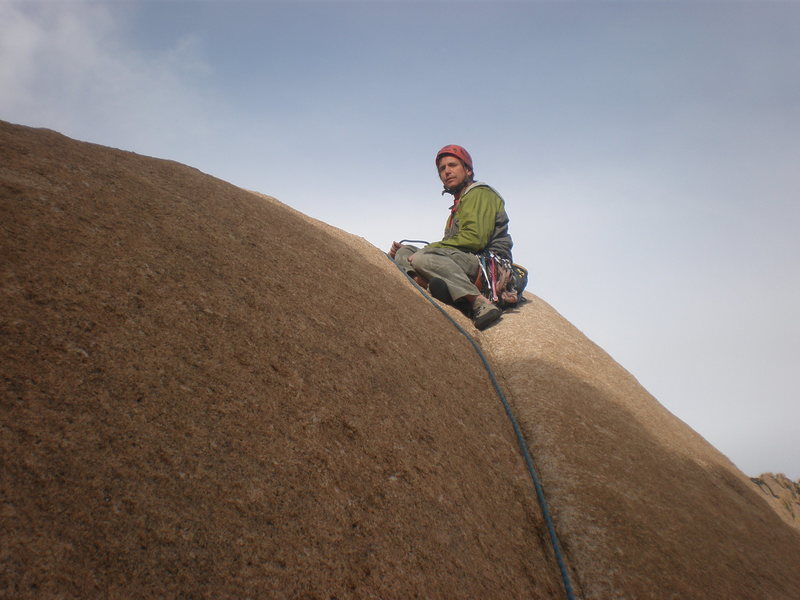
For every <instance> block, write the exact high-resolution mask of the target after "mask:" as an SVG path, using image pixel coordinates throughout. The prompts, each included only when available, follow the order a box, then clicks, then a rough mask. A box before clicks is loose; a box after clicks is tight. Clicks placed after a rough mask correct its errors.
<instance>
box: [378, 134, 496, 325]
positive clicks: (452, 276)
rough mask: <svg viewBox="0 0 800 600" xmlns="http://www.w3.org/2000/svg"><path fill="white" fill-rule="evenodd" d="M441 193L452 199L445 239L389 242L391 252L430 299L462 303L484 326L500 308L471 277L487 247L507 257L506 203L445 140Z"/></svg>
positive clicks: (439, 162)
mask: <svg viewBox="0 0 800 600" xmlns="http://www.w3.org/2000/svg"><path fill="white" fill-rule="evenodd" d="M436 168H437V169H438V171H439V179H441V180H442V183H443V184H444V191H443V192H442V194H445V193H447V194H452V196H453V198H454V201H453V205H452V206H451V207H450V216H449V217H448V219H447V223H446V225H445V232H444V238H443V239H442V240H441V241H440V242H434V243H432V244H429V245H427V246H425V247H424V248H421V249H420V248H416V247H415V246H408V245H401V244H399V243H397V242H392V247H391V249H390V250H389V256H391V257H392V258H393V259H394V261H395V262H396V263H397V264H398V265H399V266H400V267H401V268H402V269H403V270H404V271H405V272H406V273H407V274H408V275H409V276H411V277H413V278H414V279H415V280H416V281H417V282H418V283H420V284H422V285H423V287H424V286H425V284H427V288H428V290H429V291H430V293H431V295H432V296H433V297H434V298H437V299H439V300H442V301H444V302H449V303H466V304H467V306H468V307H469V308H470V310H471V313H472V319H473V322H474V323H475V327H477V328H478V329H485V328H486V327H488V326H489V325H491V324H492V323H494V322H495V321H497V320H498V319H499V318H500V315H501V314H502V311H501V310H500V309H499V308H498V307H497V306H495V305H494V304H492V303H491V302H489V301H488V300H486V298H484V297H483V296H482V295H481V293H480V291H479V290H478V288H477V287H475V284H474V283H473V282H475V281H476V280H477V278H478V273H479V271H480V260H479V258H478V256H477V254H478V253H479V252H482V251H484V250H489V251H491V252H493V253H494V254H495V255H497V256H499V257H501V258H507V259H508V260H511V246H512V241H511V236H510V235H509V234H508V215H507V214H506V211H505V203H504V202H503V199H502V198H501V197H500V194H498V193H497V192H496V191H494V190H493V189H492V188H491V187H489V186H488V185H486V184H485V183H480V182H476V181H475V173H474V170H473V167H472V157H471V156H470V155H469V152H467V151H466V150H465V149H464V148H462V147H461V146H455V145H449V146H445V147H444V148H442V149H441V150H439V152H438V154H437V155H436Z"/></svg>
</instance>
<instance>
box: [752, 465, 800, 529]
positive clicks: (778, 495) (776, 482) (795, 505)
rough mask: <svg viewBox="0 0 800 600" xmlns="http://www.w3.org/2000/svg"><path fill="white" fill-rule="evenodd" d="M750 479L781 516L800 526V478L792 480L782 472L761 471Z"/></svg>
mask: <svg viewBox="0 0 800 600" xmlns="http://www.w3.org/2000/svg"><path fill="white" fill-rule="evenodd" d="M750 481H752V482H753V483H754V484H756V485H757V486H758V489H759V490H761V491H762V492H763V493H764V495H765V496H766V498H767V499H768V501H769V503H770V505H771V506H772V507H773V508H775V510H776V511H777V513H778V514H779V515H781V517H783V518H784V519H785V520H786V521H787V522H788V523H790V524H791V525H794V526H795V527H797V528H800V480H798V481H792V480H791V479H789V478H788V477H786V475H784V474H783V473H778V474H774V473H763V474H762V475H761V477H752V478H751V479H750Z"/></svg>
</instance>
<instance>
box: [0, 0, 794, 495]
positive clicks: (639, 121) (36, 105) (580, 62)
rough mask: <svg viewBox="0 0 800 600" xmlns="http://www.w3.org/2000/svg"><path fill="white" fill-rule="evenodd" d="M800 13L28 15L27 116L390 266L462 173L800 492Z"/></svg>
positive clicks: (577, 312) (636, 361) (654, 382)
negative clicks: (296, 220) (458, 165)
mask: <svg viewBox="0 0 800 600" xmlns="http://www.w3.org/2000/svg"><path fill="white" fill-rule="evenodd" d="M797 31H800V0H798V1H783V2H777V1H767V0H751V1H736V2H735V1H729V2H726V1H720V0H718V1H707V2H704V1H696V2H690V1H657V0H639V1H637V2H628V1H622V0H617V1H610V0H609V1H603V0H593V1H589V0H586V1H567V0H565V1H561V2H557V1H547V2H545V1H533V0H531V1H524V0H517V1H513V2H499V1H489V0H484V1H458V0H439V1H435V0H429V1H420V2H412V1H401V0H395V1H388V0H385V1H381V0H375V1H371V2H370V1H362V2H343V1H335V0H328V1H318V2H307V1H303V0H297V1H294V2H269V1H259V2H255V1H252V2H246V1H233V0H230V1H205V2H200V1H191V0H182V1H177V0H176V1H166V0H165V1H160V2H159V1H137V2H133V1H129V2H120V1H115V2H111V1H106V2H85V1H69V0H62V1H57V0H51V1H50V2H39V1H33V0H32V1H16V0H0V119H3V120H6V121H10V122H13V123H18V124H22V125H29V126H34V127H46V128H49V129H54V130H56V131H59V132H61V133H63V134H65V135H68V136H70V137H73V138H76V139H80V140H84V141H89V142H94V143H98V144H103V145H106V146H112V147H115V148H121V149H124V150H131V151H134V152H137V153H140V154H145V155H149V156H155V157H159V158H167V159H171V160H175V161H178V162H181V163H184V164H188V165H190V166H193V167H196V168H198V169H200V170H201V171H203V172H206V173H209V174H211V175H214V176H216V177H219V178H221V179H224V180H226V181H228V182H230V183H233V184H235V185H237V186H240V187H243V188H246V189H250V190H255V191H259V192H262V193H265V194H269V195H272V196H275V197H277V198H278V199H279V200H281V201H282V202H284V203H285V204H288V205H289V206H291V207H293V208H295V209H297V210H299V211H302V212H303V213H305V214H307V215H309V216H311V217H314V218H316V219H319V220H321V221H325V222H326V223H329V224H331V225H334V226H336V227H339V228H341V229H344V230H345V231H348V232H350V233H352V234H355V235H357V236H360V237H363V238H365V239H366V240H368V241H369V242H371V243H372V244H374V245H375V246H377V247H378V248H380V249H382V250H386V249H388V247H389V246H390V244H391V242H392V241H393V240H399V239H402V238H408V239H425V240H431V241H432V240H436V239H440V238H441V234H442V230H443V226H444V221H445V218H446V216H447V209H448V207H449V205H450V202H449V200H448V198H449V197H443V196H441V194H440V192H441V184H440V182H439V180H438V178H437V176H436V171H435V167H434V156H435V154H436V151H437V150H438V149H439V148H440V147H442V146H444V145H445V144H460V145H463V146H465V147H466V148H467V149H468V150H469V151H470V153H471V154H472V157H473V159H474V163H475V173H476V175H477V177H478V179H480V180H482V181H485V182H487V183H489V184H490V185H492V186H493V187H494V188H496V189H497V190H498V192H500V194H501V195H502V196H503V197H504V199H505V201H506V208H507V211H508V213H509V216H510V218H511V226H510V230H511V233H512V235H513V238H514V243H515V246H514V258H515V261H516V262H518V263H520V264H523V265H524V266H526V267H527V268H528V269H529V272H530V281H529V286H528V290H529V291H530V292H532V293H534V294H536V295H537V296H539V297H540V298H542V299H543V300H545V301H546V302H547V303H549V304H550V305H552V306H553V307H554V308H555V309H556V310H557V311H558V312H559V313H561V314H562V315H563V316H564V317H565V318H567V319H568V320H569V321H570V322H571V323H573V324H574V325H575V326H576V327H577V328H578V329H580V330H581V331H582V332H583V333H584V334H586V335H587V336H588V337H589V338H590V339H591V340H592V341H594V342H595V343H597V344H598V345H599V346H601V347H602V348H603V349H604V350H605V351H607V352H608V353H609V354H610V355H611V356H612V357H613V358H614V359H615V360H616V361H617V362H619V363H620V364H621V365H622V366H623V367H624V368H625V369H627V370H628V371H629V372H631V373H632V374H633V375H634V376H635V377H636V378H637V379H638V381H639V382H640V383H641V384H642V385H643V386H644V387H645V388H646V389H647V390H648V391H649V392H650V393H651V394H653V395H654V396H655V397H656V398H657V399H658V401H659V402H660V403H661V404H663V405H664V406H665V407H666V408H667V409H668V410H669V411H670V412H672V413H673V414H675V415H676V416H677V417H679V418H680V419H682V420H683V421H685V422H686V423H688V424H689V425H690V426H691V427H692V428H693V429H694V430H695V431H697V432H698V433H700V434H701V435H702V436H703V437H704V438H705V439H706V440H708V441H709V442H710V443H711V444H713V445H714V446H715V447H716V448H718V449H719V450H720V451H722V452H723V453H724V454H725V455H726V456H728V458H730V459H731V460H732V461H733V462H734V463H735V464H736V465H737V466H738V467H739V468H740V469H742V470H743V471H744V472H745V473H747V474H749V475H758V474H760V473H763V472H779V473H784V474H786V475H787V476H789V477H790V478H792V479H798V478H800V442H798V440H800V403H799V402H798V401H800V397H798V396H799V395H798V391H797V378H798V376H800V369H799V368H798V364H800V319H798V307H800V269H799V268H798V267H800V235H798V232H800V201H798V200H799V199H800V168H798V164H800V68H798V65H800V35H797Z"/></svg>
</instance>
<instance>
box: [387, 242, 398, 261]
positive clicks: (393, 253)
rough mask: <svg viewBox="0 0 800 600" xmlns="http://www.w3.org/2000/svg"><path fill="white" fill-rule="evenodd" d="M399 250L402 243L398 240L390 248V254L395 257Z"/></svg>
mask: <svg viewBox="0 0 800 600" xmlns="http://www.w3.org/2000/svg"><path fill="white" fill-rule="evenodd" d="M398 250H400V244H398V243H397V242H392V247H391V248H389V256H391V257H392V258H394V255H395V254H397V251H398Z"/></svg>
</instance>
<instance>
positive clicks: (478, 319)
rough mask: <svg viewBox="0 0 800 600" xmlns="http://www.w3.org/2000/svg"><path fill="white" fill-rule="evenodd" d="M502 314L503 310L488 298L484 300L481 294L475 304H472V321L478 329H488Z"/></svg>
mask: <svg viewBox="0 0 800 600" xmlns="http://www.w3.org/2000/svg"><path fill="white" fill-rule="evenodd" d="M502 314H503V311H502V310H500V309H499V308H497V307H496V306H495V305H494V304H492V303H490V302H489V301H488V300H483V298H482V297H481V296H479V297H478V300H476V302H475V304H473V305H472V322H473V323H475V327H476V328H477V329H481V330H482V329H486V328H487V327H488V326H489V325H491V324H492V323H494V322H495V321H497V319H499V318H500V315H502Z"/></svg>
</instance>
